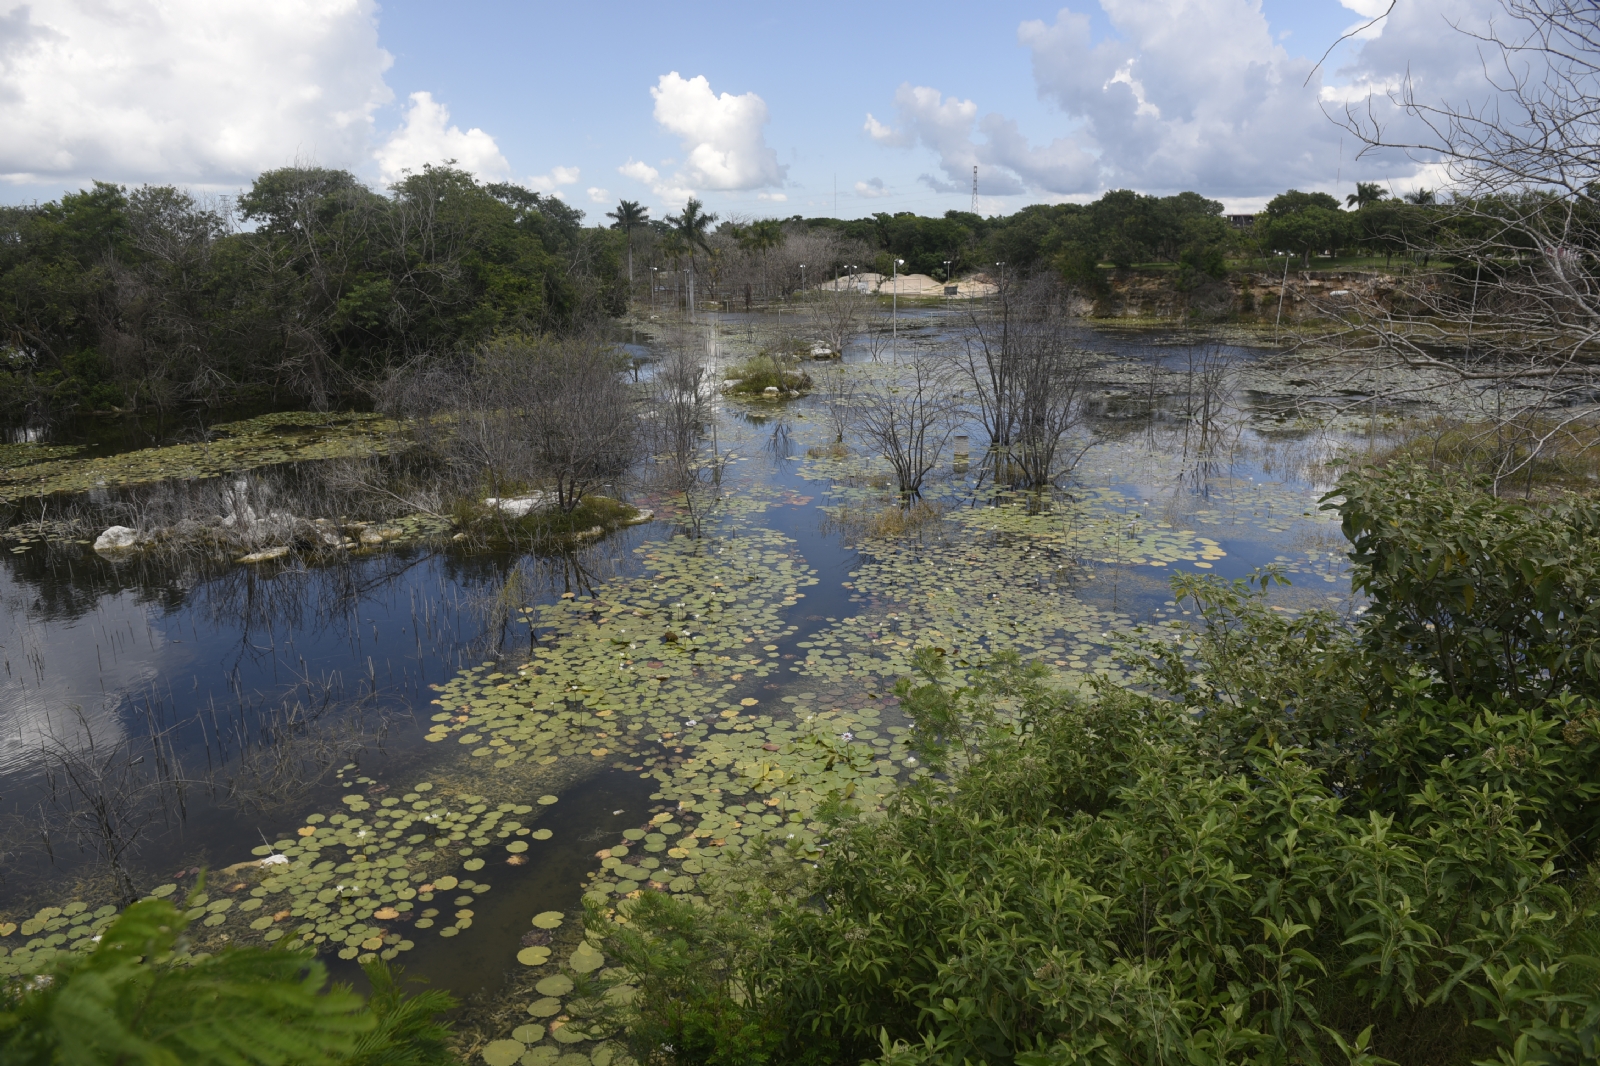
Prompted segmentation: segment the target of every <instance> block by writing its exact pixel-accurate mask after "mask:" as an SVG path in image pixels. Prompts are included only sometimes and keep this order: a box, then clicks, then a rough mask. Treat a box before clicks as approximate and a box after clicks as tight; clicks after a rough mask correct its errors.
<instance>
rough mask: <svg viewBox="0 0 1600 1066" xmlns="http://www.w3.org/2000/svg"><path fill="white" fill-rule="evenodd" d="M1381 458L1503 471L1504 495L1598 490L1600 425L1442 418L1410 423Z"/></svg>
mask: <svg viewBox="0 0 1600 1066" xmlns="http://www.w3.org/2000/svg"><path fill="white" fill-rule="evenodd" d="M1380 459H1381V460H1396V459H1398V460H1410V461H1412V462H1417V463H1422V464H1424V465H1426V466H1427V467H1428V468H1429V469H1431V470H1433V471H1435V472H1442V471H1452V472H1456V473H1462V474H1466V475H1467V476H1468V477H1478V478H1487V479H1493V478H1494V477H1495V476H1496V475H1497V474H1499V475H1500V477H1501V482H1500V486H1499V489H1500V495H1514V494H1520V495H1535V494H1548V493H1553V492H1562V491H1571V492H1592V491H1594V489H1595V487H1596V484H1595V483H1596V482H1597V481H1600V425H1596V424H1593V423H1589V422H1574V423H1571V424H1569V425H1565V426H1563V425H1561V423H1560V422H1558V421H1556V420H1554V419H1551V418H1548V417H1535V418H1527V419H1523V420H1520V421H1517V422H1512V423H1508V424H1506V425H1503V426H1499V427H1497V426H1496V425H1495V424H1494V423H1492V422H1459V421H1453V420H1450V419H1445V418H1436V419H1432V420H1428V421H1418V422H1412V423H1408V424H1406V425H1405V426H1404V427H1402V429H1401V431H1400V435H1399V439H1398V440H1397V441H1396V442H1395V443H1394V445H1393V446H1392V447H1391V448H1390V449H1389V451H1388V452H1387V453H1386V454H1384V455H1382V456H1381V457H1380Z"/></svg>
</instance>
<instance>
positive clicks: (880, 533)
mask: <svg viewBox="0 0 1600 1066" xmlns="http://www.w3.org/2000/svg"><path fill="white" fill-rule="evenodd" d="M948 510H949V508H948V507H947V506H946V505H945V504H943V503H941V502H939V501H936V500H917V501H916V502H915V503H913V504H911V505H910V506H909V507H904V506H901V505H900V504H891V505H889V506H888V507H882V508H878V507H871V506H862V507H857V506H851V505H849V504H846V505H845V506H843V507H841V508H839V509H838V510H837V511H835V512H834V513H833V514H831V515H829V516H828V518H827V521H826V522H825V523H824V528H825V529H826V530H827V531H829V532H839V533H843V534H845V535H846V536H850V537H874V538H883V539H894V538H897V537H905V536H910V535H912V534H917V533H921V532H922V531H923V530H925V529H928V528H932V527H936V526H938V524H939V523H941V522H943V521H944V516H945V513H946V511H948Z"/></svg>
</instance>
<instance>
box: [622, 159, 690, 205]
mask: <svg viewBox="0 0 1600 1066" xmlns="http://www.w3.org/2000/svg"><path fill="white" fill-rule="evenodd" d="M617 173H618V174H621V175H622V176H623V177H625V178H632V179H633V180H634V181H637V182H639V183H640V184H641V185H648V186H650V191H651V192H653V193H655V194H656V195H657V196H659V197H660V198H661V199H662V200H664V201H666V202H667V203H668V204H670V205H673V206H681V205H683V204H685V203H688V201H689V197H691V196H693V195H694V190H693V189H686V188H684V187H683V186H681V185H674V184H672V183H671V182H670V181H662V180H661V172H660V171H659V170H657V169H656V168H655V167H653V166H651V165H650V164H649V163H641V162H639V161H638V160H637V159H630V160H628V161H627V162H626V163H624V164H622V165H621V166H620V167H618V168H617Z"/></svg>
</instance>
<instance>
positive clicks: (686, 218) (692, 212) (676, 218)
mask: <svg viewBox="0 0 1600 1066" xmlns="http://www.w3.org/2000/svg"><path fill="white" fill-rule="evenodd" d="M705 207H706V205H705V204H703V203H701V202H700V201H699V200H696V199H695V198H694V197H692V196H691V197H689V202H688V203H686V204H684V205H683V210H682V211H680V212H678V213H677V214H676V215H668V216H667V224H668V225H670V226H671V227H672V229H673V231H674V232H675V233H677V235H678V238H679V239H680V240H681V241H683V244H684V247H685V248H686V249H687V250H688V252H689V313H690V314H691V315H692V314H694V250H695V249H696V248H699V249H700V250H701V251H703V252H705V253H706V254H707V255H710V254H711V245H710V244H709V243H707V241H706V238H707V236H709V233H710V230H711V224H712V223H713V222H715V221H716V220H717V216H716V215H712V214H708V213H707V212H706V209H705Z"/></svg>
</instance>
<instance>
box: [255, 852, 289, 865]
mask: <svg viewBox="0 0 1600 1066" xmlns="http://www.w3.org/2000/svg"><path fill="white" fill-rule="evenodd" d="M288 862H289V856H287V855H284V854H281V853H280V854H275V855H268V856H267V857H266V858H264V859H262V860H261V865H262V866H285V865H287V864H288Z"/></svg>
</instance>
